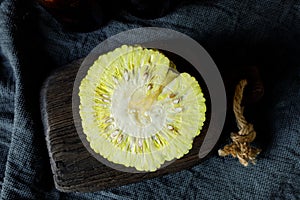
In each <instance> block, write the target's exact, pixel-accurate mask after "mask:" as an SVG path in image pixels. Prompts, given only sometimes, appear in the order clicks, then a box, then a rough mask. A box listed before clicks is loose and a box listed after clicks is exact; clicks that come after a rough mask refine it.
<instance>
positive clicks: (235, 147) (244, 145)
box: [218, 80, 261, 166]
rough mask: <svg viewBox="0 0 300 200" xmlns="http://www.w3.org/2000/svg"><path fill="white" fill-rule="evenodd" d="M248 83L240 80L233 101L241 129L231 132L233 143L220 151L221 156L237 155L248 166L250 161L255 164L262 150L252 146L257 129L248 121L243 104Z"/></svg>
mask: <svg viewBox="0 0 300 200" xmlns="http://www.w3.org/2000/svg"><path fill="white" fill-rule="evenodd" d="M246 85H247V81H246V80H242V81H240V83H239V84H238V85H237V87H236V90H235V95H234V101H233V111H234V114H235V118H236V121H237V125H238V127H239V129H240V130H239V131H238V132H237V133H231V136H230V138H231V140H232V143H231V144H229V145H226V146H225V147H224V148H223V149H220V150H219V151H218V153H219V155H220V156H227V155H232V156H233V157H237V158H238V159H239V161H240V163H241V164H242V165H244V166H248V163H249V162H252V163H253V164H254V163H255V158H256V156H257V155H258V154H259V153H260V151H261V150H260V149H258V148H255V147H251V146H250V143H251V142H253V141H254V139H255V137H256V131H255V130H254V127H253V124H251V123H248V122H247V121H246V119H245V117H244V107H242V106H241V102H242V97H243V91H244V88H245V86H246Z"/></svg>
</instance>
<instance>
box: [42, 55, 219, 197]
mask: <svg viewBox="0 0 300 200" xmlns="http://www.w3.org/2000/svg"><path fill="white" fill-rule="evenodd" d="M81 62H82V60H77V61H75V62H73V63H71V64H69V65H67V66H65V67H63V68H60V69H58V70H57V71H55V72H54V73H53V74H52V75H51V76H49V78H48V79H47V80H46V82H45V84H44V86H43V89H42V91H41V109H42V113H43V114H42V118H43V123H44V128H45V135H46V141H47V147H48V151H49V157H50V162H51V167H52V172H53V178H54V182H55V185H56V188H57V189H58V190H60V191H63V192H93V191H99V190H103V189H106V188H111V187H117V186H121V185H125V184H129V183H134V182H138V181H142V180H146V179H151V178H154V177H158V176H162V175H165V174H169V173H174V172H177V171H180V170H183V169H188V168H190V167H192V166H194V165H197V164H199V163H200V162H201V160H200V159H199V156H198V154H199V149H200V146H201V144H202V142H203V139H204V137H205V135H206V130H207V127H208V123H209V120H206V122H205V124H204V127H203V130H202V132H201V134H200V135H199V136H198V137H196V138H195V139H194V143H193V148H192V149H191V150H190V152H189V153H188V154H186V155H185V156H184V157H182V158H181V159H179V160H176V161H175V162H173V163H172V164H170V165H168V166H167V167H164V168H161V169H159V170H157V171H156V172H151V173H127V172H122V171H118V170H114V169H112V168H110V167H107V166H106V165H104V164H102V163H101V162H99V161H98V160H97V159H96V158H95V157H94V156H93V155H92V154H91V153H89V151H88V150H87V149H86V148H85V146H84V145H83V143H82V141H81V139H80V137H79V135H78V133H77V131H76V128H75V125H74V122H73V115H72V90H73V84H74V80H75V78H76V74H77V71H78V69H79V67H80V64H81ZM206 118H207V119H209V112H207V116H206ZM220 134H221V133H220ZM212 146H213V145H212Z"/></svg>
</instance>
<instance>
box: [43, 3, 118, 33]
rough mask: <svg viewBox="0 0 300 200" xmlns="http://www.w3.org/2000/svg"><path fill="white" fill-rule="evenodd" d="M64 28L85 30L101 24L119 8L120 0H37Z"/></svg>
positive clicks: (90, 29)
mask: <svg viewBox="0 0 300 200" xmlns="http://www.w3.org/2000/svg"><path fill="white" fill-rule="evenodd" d="M37 1H38V3H40V4H41V5H42V6H43V7H44V8H45V9H46V10H47V11H48V12H49V13H51V14H52V15H53V16H54V17H55V18H56V20H57V21H59V22H60V23H61V24H62V25H63V26H64V28H66V29H68V30H70V31H78V32H87V31H92V30H95V29H97V28H99V27H101V26H103V25H104V24H105V23H106V22H107V21H108V20H109V19H110V18H111V17H112V15H114V14H116V13H117V12H118V11H119V9H120V8H121V0H37Z"/></svg>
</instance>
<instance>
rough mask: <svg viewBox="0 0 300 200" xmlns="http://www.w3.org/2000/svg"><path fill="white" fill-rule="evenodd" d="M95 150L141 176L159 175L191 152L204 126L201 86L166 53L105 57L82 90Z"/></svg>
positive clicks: (138, 51) (86, 128)
mask: <svg viewBox="0 0 300 200" xmlns="http://www.w3.org/2000/svg"><path fill="white" fill-rule="evenodd" d="M79 97H80V105H79V112H80V117H81V119H82V128H83V132H84V134H85V135H86V138H87V140H88V142H89V144H90V147H91V149H93V151H95V152H96V153H98V154H100V155H101V156H102V157H104V158H106V159H107V160H109V161H111V162H113V163H116V164H121V165H123V166H126V167H134V168H135V169H136V170H138V171H156V170H157V169H159V168H160V167H161V165H162V164H163V163H165V162H166V161H171V160H173V159H179V158H181V157H182V156H183V155H185V154H187V153H188V152H189V150H190V149H191V148H192V143H193V139H194V138H195V137H196V136H197V135H199V133H200V130H201V128H202V126H203V123H204V121H205V111H206V105H205V99H204V97H203V93H202V90H201V88H200V86H199V84H198V82H197V80H196V79H195V78H194V77H192V76H191V75H189V74H188V73H179V72H178V71H177V70H176V68H175V65H174V64H173V63H172V62H171V61H170V60H169V59H168V58H167V57H166V56H165V55H164V54H163V53H161V52H159V51H158V50H153V49H146V48H143V47H140V46H126V45H124V46H121V47H119V48H116V49H115V50H113V51H111V52H109V53H107V54H104V55H101V56H100V57H99V58H98V59H97V60H96V61H95V62H94V64H93V65H92V66H91V67H90V68H89V70H88V72H87V75H86V76H85V77H84V78H83V79H82V81H81V84H80V88H79Z"/></svg>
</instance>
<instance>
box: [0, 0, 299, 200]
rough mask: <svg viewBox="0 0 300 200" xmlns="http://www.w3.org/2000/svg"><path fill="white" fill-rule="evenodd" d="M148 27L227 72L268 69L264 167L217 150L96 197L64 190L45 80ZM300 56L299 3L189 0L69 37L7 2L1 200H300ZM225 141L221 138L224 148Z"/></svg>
mask: <svg viewBox="0 0 300 200" xmlns="http://www.w3.org/2000/svg"><path fill="white" fill-rule="evenodd" d="M145 26H155V27H164V28H170V29H174V30H177V31H180V32H182V33H185V34H187V35H189V36H190V37H192V38H193V39H195V40H196V41H198V42H199V43H200V44H201V45H202V46H203V47H204V48H205V49H206V50H207V51H208V52H209V54H210V55H211V56H212V58H213V59H214V61H215V62H216V64H217V66H218V67H219V68H220V70H221V71H222V70H223V71H226V69H228V70H229V69H231V70H232V69H235V68H236V69H237V70H238V69H239V66H242V65H252V64H257V65H260V66H262V68H264V69H265V70H264V72H265V73H264V77H269V80H270V81H269V82H268V86H269V87H267V88H268V89H267V90H266V93H265V99H264V101H263V102H262V103H261V105H259V106H258V107H256V108H257V112H258V111H259V115H257V116H258V117H257V118H255V119H254V122H255V123H256V124H257V127H258V129H257V133H258V137H257V140H256V143H255V145H257V146H260V147H261V148H262V149H263V151H262V153H261V154H260V155H259V156H258V161H257V164H256V165H250V166H248V167H243V166H242V165H240V164H239V163H238V161H237V160H236V159H234V158H232V157H225V158H223V157H219V156H218V155H217V152H216V151H215V152H212V155H211V156H210V157H208V158H207V159H206V160H204V161H203V162H202V163H201V164H199V165H197V166H195V167H193V168H190V169H187V170H183V171H180V172H177V173H174V174H169V175H166V176H162V177H158V178H154V179H151V180H145V181H141V182H138V183H135V184H129V185H125V186H121V187H117V188H111V189H107V190H103V191H99V192H94V193H62V192H59V191H58V190H56V189H55V186H54V183H53V179H52V174H51V173H52V172H51V169H50V164H49V157H48V152H47V148H46V143H45V136H44V129H43V125H42V121H41V113H40V102H39V98H40V89H41V86H42V83H43V81H44V80H45V79H46V77H47V76H49V74H50V73H51V71H52V70H54V69H57V68H58V67H60V66H63V65H65V64H68V63H70V62H71V61H73V60H76V59H79V58H83V57H85V56H87V54H88V53H89V52H90V51H91V50H92V49H93V48H94V47H95V46H96V45H97V44H99V43H100V42H101V41H103V40H105V39H106V38H108V37H110V36H112V35H114V34H117V33H120V32H121V31H125V30H129V29H132V28H136V27H145ZM299 55H300V1H279V0H265V1H257V0H245V1H239V0H224V1H215V0H210V1H198V2H196V1H191V2H190V3H184V4H182V5H180V6H178V7H177V8H176V9H175V10H174V11H172V12H171V13H169V14H168V15H166V16H164V17H161V18H158V19H153V20H143V19H139V18H137V17H134V16H132V15H130V13H128V12H126V11H122V12H121V13H120V15H119V16H117V17H115V18H113V19H112V20H111V21H110V22H109V23H108V24H106V25H105V26H103V27H99V29H97V30H95V31H92V32H88V33H72V32H68V31H66V30H64V29H63V28H62V26H61V25H60V24H59V23H58V22H57V21H56V20H55V19H54V18H53V17H52V16H51V15H50V14H49V13H48V12H47V11H46V10H44V9H43V8H42V7H40V6H39V5H37V4H36V3H34V2H32V1H16V0H2V1H0V152H1V156H0V189H1V190H0V191H1V192H0V196H1V199H51V200H54V199H172V200H175V199H289V200H292V199H300V123H299V122H300V103H299V100H300V56H299ZM273 72H278V73H277V76H273V75H272V74H273ZM228 137H229V133H228V135H227V136H224V137H222V138H221V139H220V143H218V145H219V147H220V148H221V147H222V146H224V145H225V144H227V143H228V142H229V140H228ZM226 138H227V139H226Z"/></svg>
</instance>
